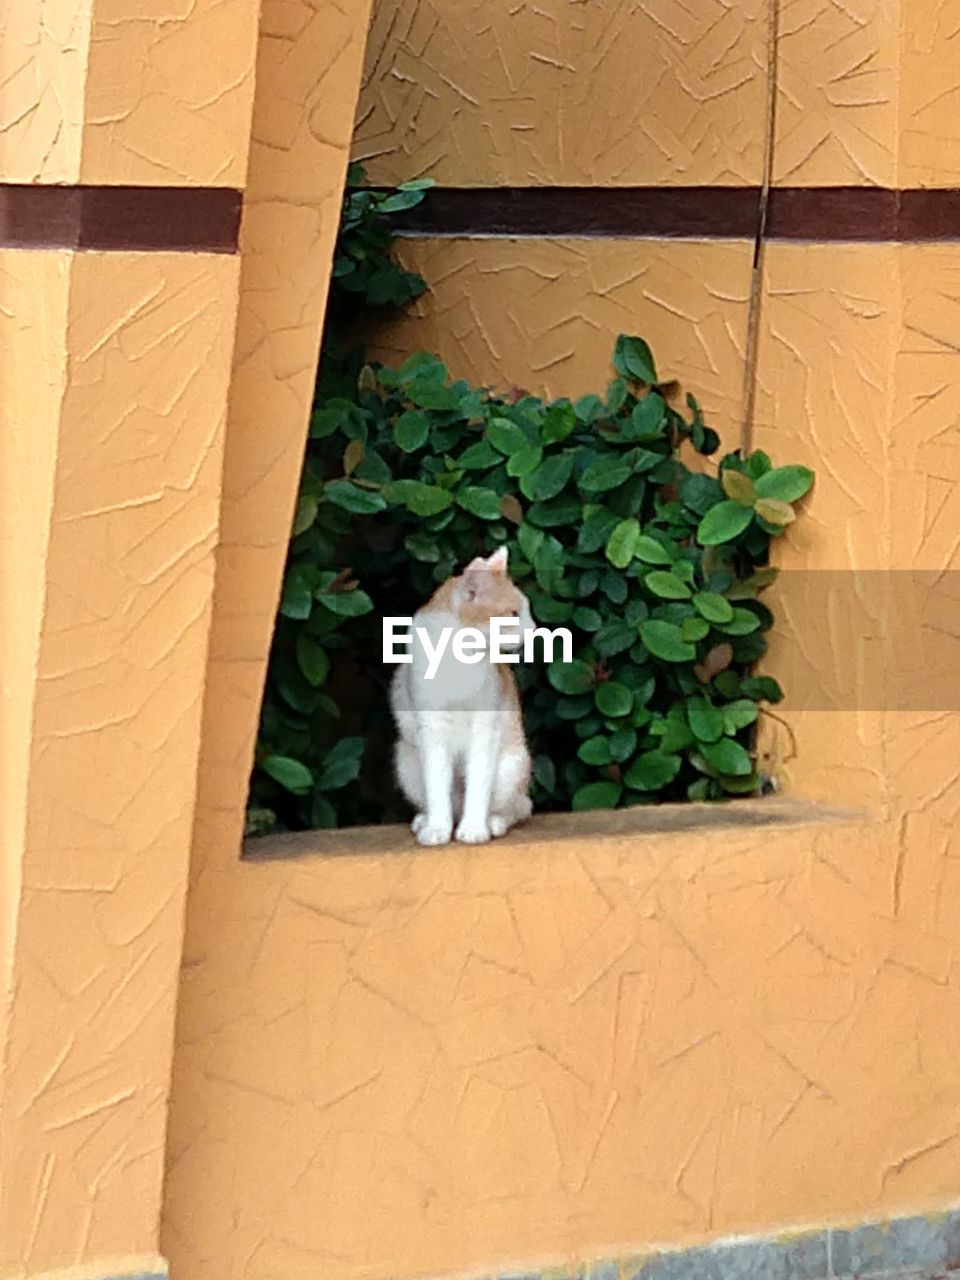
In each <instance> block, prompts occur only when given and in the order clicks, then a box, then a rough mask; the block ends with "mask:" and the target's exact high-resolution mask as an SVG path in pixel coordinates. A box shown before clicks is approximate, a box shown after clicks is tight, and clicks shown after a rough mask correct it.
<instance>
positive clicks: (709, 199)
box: [397, 187, 960, 241]
mask: <svg viewBox="0 0 960 1280" xmlns="http://www.w3.org/2000/svg"><path fill="white" fill-rule="evenodd" d="M759 209H760V188H759V187H472V188H455V187H438V188H434V189H433V190H432V191H430V192H429V194H428V195H427V198H426V200H425V201H424V202H423V204H421V205H419V206H418V207H417V208H415V209H412V210H410V211H409V212H408V213H405V214H403V215H402V216H401V217H399V218H398V219H397V227H398V229H399V230H401V231H402V232H407V233H417V234H424V235H437V236H469V235H477V236H489V235H515V236H531V235H548V236H577V235H581V236H617V237H631V236H654V237H657V238H658V239H660V238H670V237H676V236H686V237H693V238H697V239H714V238H731V239H744V240H747V239H752V238H753V236H754V235H755V233H756V230H757V221H758V217H759ZM766 237H767V238H768V239H772V240H838V241H849V240H862V241H871V240H872V241H879V240H888V241H889V240H895V241H915V240H955V239H958V238H960V191H958V190H955V189H951V190H931V191H923V190H903V191H898V190H892V189H890V188H887V187H775V188H774V189H773V190H772V191H771V192H770V199H769V206H768V211H767V225H766Z"/></svg>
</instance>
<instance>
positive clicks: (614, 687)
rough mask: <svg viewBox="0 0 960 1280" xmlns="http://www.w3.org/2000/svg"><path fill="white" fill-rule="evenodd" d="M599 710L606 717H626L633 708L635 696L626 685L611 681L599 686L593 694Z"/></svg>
mask: <svg viewBox="0 0 960 1280" xmlns="http://www.w3.org/2000/svg"><path fill="white" fill-rule="evenodd" d="M593 700H594V702H596V704H597V710H598V711H599V712H600V713H601V715H605V716H625V715H626V714H627V713H628V711H629V710H630V708H631V707H632V706H633V694H632V693H631V692H630V690H629V689H628V688H627V686H626V685H624V684H620V683H618V681H616V680H610V681H608V682H607V683H606V684H598V685H597V687H596V689H595V690H594V693H593Z"/></svg>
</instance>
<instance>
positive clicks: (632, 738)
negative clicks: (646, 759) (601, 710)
mask: <svg viewBox="0 0 960 1280" xmlns="http://www.w3.org/2000/svg"><path fill="white" fill-rule="evenodd" d="M609 742H610V758H611V759H612V760H614V761H616V763H617V764H623V762H624V761H625V760H629V759H630V757H631V756H632V755H633V753H634V752H635V751H636V749H637V731H636V729H617V731H616V732H615V733H614V734H613V735H612V736H611V737H610V739H609Z"/></svg>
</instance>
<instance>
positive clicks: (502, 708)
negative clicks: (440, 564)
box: [390, 547, 534, 845]
mask: <svg viewBox="0 0 960 1280" xmlns="http://www.w3.org/2000/svg"><path fill="white" fill-rule="evenodd" d="M506 617H516V618H517V619H518V620H519V632H520V637H521V638H522V637H523V635H524V634H525V633H526V632H528V631H529V630H531V629H532V628H533V625H534V624H533V620H532V618H531V616H530V606H529V604H528V602H527V598H526V596H525V595H524V594H523V593H522V592H521V591H520V590H518V588H517V587H516V586H514V584H513V583H512V582H511V581H510V578H509V576H508V575H507V549H506V547H501V548H500V549H499V550H498V551H495V552H494V553H493V555H492V556H489V557H488V558H487V559H484V558H483V557H481V556H478V557H477V558H476V559H475V560H472V561H471V562H470V564H468V565H467V567H466V569H464V571H463V573H462V574H460V575H459V577H453V578H449V579H448V580H447V581H446V582H445V583H443V585H442V586H441V587H439V588H438V589H437V590H436V591H435V592H434V594H433V595H432V596H431V598H430V599H429V600H428V601H427V603H426V604H425V605H424V606H423V607H422V608H421V609H419V610H418V611H417V613H416V614H415V615H414V618H413V624H414V627H423V628H425V629H426V631H427V633H428V634H429V635H430V637H431V642H432V643H433V644H434V645H436V643H437V641H438V639H439V637H440V635H441V633H442V632H443V630H444V628H454V629H458V628H461V627H474V628H476V629H477V630H478V631H481V632H483V634H484V635H485V636H486V637H487V640H488V648H487V651H486V652H485V654H484V657H483V660H482V661H481V662H478V663H476V664H472V665H468V664H465V663H463V662H461V661H459V660H458V659H457V657H456V656H455V655H454V653H453V652H452V647H451V646H449V645H448V646H447V648H446V649H445V650H444V654H443V657H442V658H441V660H440V663H439V666H438V667H437V669H436V672H435V674H434V675H433V677H432V679H427V678H426V673H427V667H428V660H427V657H426V655H425V651H424V648H423V647H422V646H418V645H416V644H414V645H413V648H412V662H410V663H409V664H406V665H403V666H400V667H398V668H397V673H396V675H395V676H394V680H393V685H392V687H391V691H390V703H391V706H392V708H393V714H394V717H395V719H396V722H397V729H398V731H399V737H398V739H397V746H396V767H397V778H398V780H399V783H400V786H401V789H402V790H403V792H404V794H405V795H406V797H407V799H408V800H409V801H410V803H411V804H412V805H413V806H414V808H415V809H416V811H417V813H416V817H415V818H414V820H413V824H412V830H413V833H414V835H415V836H416V838H417V840H419V842H420V843H421V844H427V845H433V844H446V843H447V841H448V840H450V838H451V835H454V834H455V835H456V838H457V840H460V841H463V842H464V843H465V844H482V843H484V842H485V841H487V840H489V839H490V838H491V837H492V836H502V835H503V834H504V833H505V832H507V831H509V830H510V828H511V827H512V826H513V825H514V824H515V823H517V822H523V821H524V820H525V819H527V818H529V817H530V813H531V810H532V807H533V806H532V805H531V803H530V796H529V788H530V753H529V752H528V750H527V744H526V740H525V738H524V734H523V718H522V716H521V713H520V698H519V695H518V693H517V684H516V680H515V679H514V676H513V672H512V670H511V667H510V666H509V665H504V664H503V663H493V662H491V661H490V654H489V628H490V620H491V618H506ZM414 634H416V633H415V632H414ZM519 643H520V642H519V641H518V647H519ZM505 647H506V646H504V648H505Z"/></svg>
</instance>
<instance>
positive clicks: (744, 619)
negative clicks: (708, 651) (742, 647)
mask: <svg viewBox="0 0 960 1280" xmlns="http://www.w3.org/2000/svg"><path fill="white" fill-rule="evenodd" d="M759 626H760V619H759V618H758V617H757V615H756V614H755V613H751V612H750V610H749V609H734V610H733V617H732V618H731V619H730V621H729V622H724V623H722V624H720V626H719V628H718V629H719V630H720V631H722V632H723V633H724V635H728V636H749V635H751V634H752V633H753V632H754V631H756V630H757V629H758V627H759Z"/></svg>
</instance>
